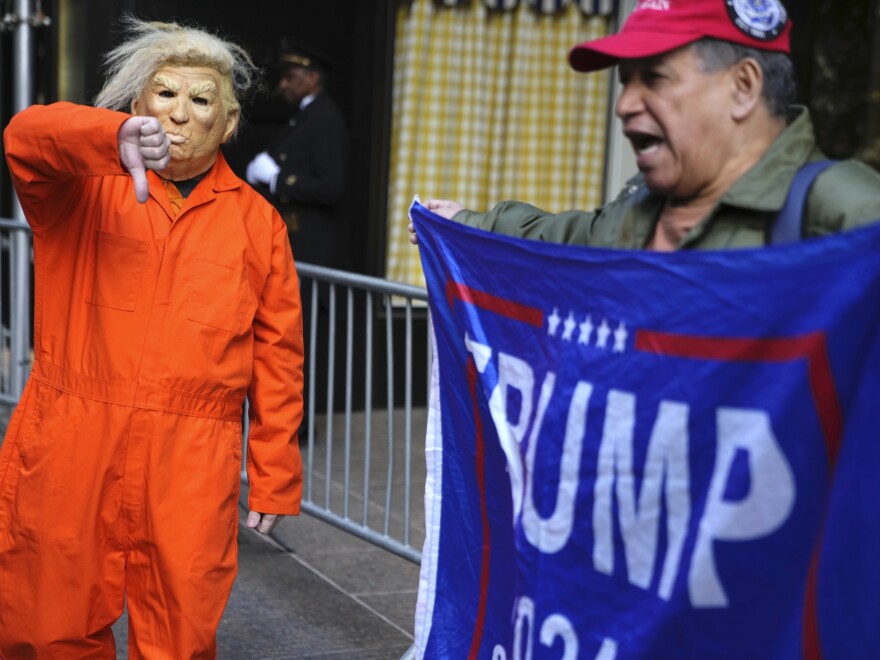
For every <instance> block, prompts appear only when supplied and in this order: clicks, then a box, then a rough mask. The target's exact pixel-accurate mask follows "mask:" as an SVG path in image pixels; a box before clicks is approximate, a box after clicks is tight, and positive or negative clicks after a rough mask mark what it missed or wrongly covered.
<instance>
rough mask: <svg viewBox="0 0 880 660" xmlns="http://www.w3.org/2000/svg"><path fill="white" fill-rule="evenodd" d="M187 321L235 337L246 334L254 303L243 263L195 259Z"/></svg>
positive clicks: (253, 311) (252, 315)
mask: <svg viewBox="0 0 880 660" xmlns="http://www.w3.org/2000/svg"><path fill="white" fill-rule="evenodd" d="M190 287H191V288H190V295H189V302H188V306H187V307H188V308H187V318H188V319H189V320H190V321H194V322H195V323H200V324H202V325H207V326H209V327H212V328H217V329H218V330H224V331H226V332H231V333H232V334H235V335H242V334H244V333H246V332H247V331H248V330H249V329H250V327H251V323H252V322H253V318H254V313H255V312H256V311H257V303H256V300H254V296H253V293H251V288H250V283H249V281H248V277H247V269H246V268H245V267H244V265H243V264H238V263H237V264H218V263H214V262H212V261H207V260H205V259H197V260H196V262H195V268H194V270H193V276H192V279H191V281H190Z"/></svg>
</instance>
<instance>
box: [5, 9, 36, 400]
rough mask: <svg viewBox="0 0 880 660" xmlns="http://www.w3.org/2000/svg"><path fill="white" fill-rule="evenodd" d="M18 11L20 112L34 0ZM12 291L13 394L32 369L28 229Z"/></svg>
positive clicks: (19, 216) (29, 84)
mask: <svg viewBox="0 0 880 660" xmlns="http://www.w3.org/2000/svg"><path fill="white" fill-rule="evenodd" d="M15 12H16V14H17V18H18V23H17V25H16V26H15V39H14V42H13V56H12V59H13V62H14V63H15V82H14V85H15V91H14V98H13V102H14V110H15V112H19V111H21V110H24V109H25V108H27V107H28V106H29V105H31V103H32V100H33V68H34V57H33V52H34V49H33V36H34V25H33V22H32V17H33V12H32V11H31V0H16V2H15ZM12 215H13V218H14V219H16V220H19V221H21V222H22V223H23V224H24V223H25V222H26V221H25V217H24V212H23V211H22V209H21V205H20V204H19V203H18V200H17V199H16V200H15V201H14V203H13V211H12ZM11 266H12V292H11V300H10V303H11V310H10V328H11V330H12V338H11V341H10V354H11V362H12V364H11V367H12V374H11V376H12V377H11V382H10V389H11V392H12V394H13V395H14V396H16V398H17V397H19V396H21V393H22V391H23V390H24V383H25V380H27V376H28V371H29V370H30V335H31V333H30V322H31V310H30V301H31V296H30V283H31V242H30V236H29V235H28V233H27V232H24V231H16V232H13V235H12V253H11Z"/></svg>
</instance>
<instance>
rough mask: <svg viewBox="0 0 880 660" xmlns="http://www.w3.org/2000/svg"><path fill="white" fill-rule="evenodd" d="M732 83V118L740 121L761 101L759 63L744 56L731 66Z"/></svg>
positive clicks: (762, 82)
mask: <svg viewBox="0 0 880 660" xmlns="http://www.w3.org/2000/svg"><path fill="white" fill-rule="evenodd" d="M731 76H732V83H733V105H732V108H731V112H732V115H733V118H734V119H735V120H737V121H741V120H743V119H745V118H746V117H748V116H749V115H750V114H751V113H752V112H753V111H754V109H755V108H756V107H757V106H758V104H759V103H760V101H761V94H762V93H763V91H764V72H763V71H762V70H761V65H760V64H758V62H757V61H755V60H754V59H753V58H751V57H746V58H744V59H742V60H740V61H739V62H737V63H736V64H734V65H733V66H732V67H731Z"/></svg>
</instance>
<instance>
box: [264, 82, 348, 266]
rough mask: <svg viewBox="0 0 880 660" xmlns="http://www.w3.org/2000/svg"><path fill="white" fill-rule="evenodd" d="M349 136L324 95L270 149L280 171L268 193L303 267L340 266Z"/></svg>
mask: <svg viewBox="0 0 880 660" xmlns="http://www.w3.org/2000/svg"><path fill="white" fill-rule="evenodd" d="M347 143H348V133H347V130H346V127H345V121H344V119H343V117H342V113H341V112H340V110H339V107H338V106H337V105H336V103H335V102H334V101H333V99H331V98H330V97H329V96H327V95H326V94H319V95H318V96H317V97H315V100H314V101H312V102H311V103H310V104H309V105H307V106H306V107H305V108H303V109H302V110H301V111H300V112H299V113H298V114H297V115H296V116H294V117H293V118H291V119H290V121H289V122H288V125H287V126H285V127H284V128H283V129H282V130H281V131H280V132H279V134H278V135H277V136H276V137H275V139H274V140H273V141H272V143H271V144H270V145H269V148H268V149H267V152H268V154H269V155H270V156H271V157H272V158H274V159H275V162H276V163H278V165H279V166H280V167H281V171H280V172H279V173H278V179H277V183H276V188H275V194H274V195H273V194H270V193H269V192H268V189H266V188H265V187H263V190H262V191H263V192H264V194H266V196H267V197H268V198H269V200H270V201H271V202H272V203H273V204H274V205H275V207H276V208H277V209H278V210H279V211H280V212H281V216H282V217H283V218H284V221H285V222H286V223H287V227H288V230H289V232H290V244H291V247H292V248H293V256H294V259H296V260H297V261H298V262H305V263H316V264H320V265H324V266H335V265H337V263H336V261H337V255H338V254H339V250H338V247H339V246H338V244H339V242H340V240H341V239H342V237H341V236H340V231H339V225H340V222H341V218H340V217H339V215H340V208H341V207H340V201H341V199H342V194H343V190H344V186H345V171H346V157H347Z"/></svg>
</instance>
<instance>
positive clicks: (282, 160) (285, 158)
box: [278, 154, 287, 163]
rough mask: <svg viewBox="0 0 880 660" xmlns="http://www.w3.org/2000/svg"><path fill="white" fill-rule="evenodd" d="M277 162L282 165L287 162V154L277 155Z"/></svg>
mask: <svg viewBox="0 0 880 660" xmlns="http://www.w3.org/2000/svg"><path fill="white" fill-rule="evenodd" d="M278 160H280V161H281V162H282V163H283V162H284V161H285V160H287V154H278Z"/></svg>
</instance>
